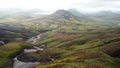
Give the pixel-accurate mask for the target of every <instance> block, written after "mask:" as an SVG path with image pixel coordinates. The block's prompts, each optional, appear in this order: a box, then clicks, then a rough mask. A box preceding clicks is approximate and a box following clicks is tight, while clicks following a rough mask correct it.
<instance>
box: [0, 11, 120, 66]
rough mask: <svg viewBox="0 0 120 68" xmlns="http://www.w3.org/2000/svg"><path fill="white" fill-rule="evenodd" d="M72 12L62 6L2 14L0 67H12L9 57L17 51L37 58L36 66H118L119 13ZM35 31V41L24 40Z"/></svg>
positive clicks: (33, 59)
mask: <svg viewBox="0 0 120 68" xmlns="http://www.w3.org/2000/svg"><path fill="white" fill-rule="evenodd" d="M72 12H75V11H73V10H63V9H61V10H57V11H56V12H54V13H53V14H50V15H37V14H33V15H31V12H29V13H28V14H25V13H23V14H21V13H18V14H14V15H5V16H3V17H1V18H0V40H1V41H4V42H5V45H3V46H0V49H1V50H0V51H1V55H0V56H1V58H0V59H1V60H2V61H1V62H0V65H1V66H0V68H11V65H12V59H13V57H15V56H17V55H18V54H19V55H18V59H19V60H20V61H23V62H40V63H41V64H40V65H37V66H35V68H119V67H120V65H119V63H120V52H119V51H120V46H119V44H120V37H119V36H120V30H119V29H120V27H119V20H118V19H117V18H118V17H119V14H118V15H116V14H114V13H111V12H109V13H108V12H107V13H108V14H106V12H101V13H97V14H90V15H85V14H81V13H80V14H79V15H80V16H79V15H78V16H76V15H75V14H74V13H72ZM37 13H39V11H37ZM76 13H77V12H76ZM116 17H117V18H116ZM38 34H42V36H41V37H40V39H38V40H37V42H36V43H35V44H29V43H31V42H27V43H26V41H27V40H28V39H29V38H33V37H35V38H36V36H38ZM16 38H17V39H20V38H23V40H21V41H16ZM41 45H46V48H45V50H43V51H38V52H33V53H24V51H23V49H25V48H27V49H32V48H33V49H34V47H35V46H37V47H40V46H41ZM3 58H4V59H3ZM51 58H52V60H51ZM4 61H6V62H4ZM7 61H8V62H7ZM7 65H8V66H7Z"/></svg>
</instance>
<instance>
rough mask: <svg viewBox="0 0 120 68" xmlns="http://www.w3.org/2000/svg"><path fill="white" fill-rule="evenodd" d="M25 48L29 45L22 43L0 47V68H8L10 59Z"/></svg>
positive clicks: (10, 62)
mask: <svg viewBox="0 0 120 68" xmlns="http://www.w3.org/2000/svg"><path fill="white" fill-rule="evenodd" d="M27 46H30V44H27V43H24V42H11V43H8V44H6V45H4V46H0V53H1V54H0V68H10V66H11V64H12V58H13V57H15V56H16V55H17V54H18V53H19V52H20V51H21V50H22V49H23V48H25V47H27Z"/></svg>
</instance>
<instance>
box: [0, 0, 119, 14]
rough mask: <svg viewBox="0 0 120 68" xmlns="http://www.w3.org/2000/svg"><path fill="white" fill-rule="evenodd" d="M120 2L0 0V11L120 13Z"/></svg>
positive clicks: (97, 0) (93, 0)
mask: <svg viewBox="0 0 120 68" xmlns="http://www.w3.org/2000/svg"><path fill="white" fill-rule="evenodd" d="M119 7H120V0H0V9H1V10H3V9H8V8H9V9H10V8H19V9H40V10H42V11H47V13H49V12H54V11H56V10H58V9H71V8H74V9H77V10H78V11H81V12H97V11H109V10H110V11H120V8H119Z"/></svg>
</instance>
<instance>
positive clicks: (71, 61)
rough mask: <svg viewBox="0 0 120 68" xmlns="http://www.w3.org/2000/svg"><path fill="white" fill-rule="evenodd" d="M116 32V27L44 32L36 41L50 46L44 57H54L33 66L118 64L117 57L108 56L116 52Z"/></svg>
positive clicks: (114, 67)
mask: <svg viewBox="0 0 120 68" xmlns="http://www.w3.org/2000/svg"><path fill="white" fill-rule="evenodd" d="M68 31H69V30H68ZM86 32H87V33H86ZM119 36H120V33H119V30H116V29H112V30H107V29H106V30H105V29H93V30H91V31H88V30H86V29H85V30H84V31H83V32H82V31H79V30H78V31H77V33H69V32H68V33H67V32H66V33H60V32H59V33H58V32H54V33H49V34H46V35H45V36H43V39H42V40H40V42H39V44H47V45H48V49H51V48H52V50H51V51H49V50H48V51H45V52H44V53H43V54H47V55H45V56H44V57H48V56H51V57H53V58H55V61H53V62H49V63H43V64H41V65H39V66H36V68H71V67H77V68H119V67H120V65H119V63H120V59H119V58H115V57H112V56H113V55H114V54H115V53H116V52H118V54H119V50H120V46H119V43H120V37H119ZM56 49H59V50H56ZM56 51H57V53H56ZM49 52H51V53H49ZM43 54H42V55H43Z"/></svg>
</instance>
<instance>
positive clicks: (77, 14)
mask: <svg viewBox="0 0 120 68" xmlns="http://www.w3.org/2000/svg"><path fill="white" fill-rule="evenodd" d="M67 11H69V12H70V13H72V14H73V15H75V16H79V17H80V16H84V14H82V13H80V12H79V11H78V10H76V9H68V10H67Z"/></svg>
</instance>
